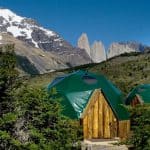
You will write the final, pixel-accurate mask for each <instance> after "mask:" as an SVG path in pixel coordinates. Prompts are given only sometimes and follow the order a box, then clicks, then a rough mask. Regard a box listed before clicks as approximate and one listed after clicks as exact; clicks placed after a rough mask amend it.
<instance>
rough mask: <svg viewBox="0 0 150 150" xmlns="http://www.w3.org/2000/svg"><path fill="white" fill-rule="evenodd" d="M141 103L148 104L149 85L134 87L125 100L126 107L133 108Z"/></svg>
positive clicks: (149, 100) (149, 101)
mask: <svg viewBox="0 0 150 150" xmlns="http://www.w3.org/2000/svg"><path fill="white" fill-rule="evenodd" d="M143 103H145V104H146V103H150V84H141V85H139V86H137V87H135V88H134V89H133V90H132V91H131V92H130V93H129V95H128V96H127V99H126V104H127V105H129V104H131V105H132V106H135V105H136V104H143Z"/></svg>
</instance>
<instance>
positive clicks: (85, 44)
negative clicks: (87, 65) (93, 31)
mask: <svg viewBox="0 0 150 150" xmlns="http://www.w3.org/2000/svg"><path fill="white" fill-rule="evenodd" d="M77 46H78V47H79V48H81V49H85V50H86V52H87V54H88V55H89V56H90V54H91V52H90V51H91V50H90V44H89V40H88V36H87V34H86V33H82V35H81V36H80V37H79V39H78V43H77Z"/></svg>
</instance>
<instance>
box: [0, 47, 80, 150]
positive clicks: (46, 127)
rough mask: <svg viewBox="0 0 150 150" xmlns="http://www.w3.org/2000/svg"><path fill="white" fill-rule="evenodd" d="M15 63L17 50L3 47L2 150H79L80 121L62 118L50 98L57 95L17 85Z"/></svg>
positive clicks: (0, 59) (0, 81)
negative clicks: (15, 51)
mask: <svg viewBox="0 0 150 150" xmlns="http://www.w3.org/2000/svg"><path fill="white" fill-rule="evenodd" d="M15 63H16V61H15V54H14V47H13V46H12V45H7V46H5V47H3V48H1V49H0V65H1V67H0V94H1V97H0V149H2V150H7V149H10V150H20V149H25V150H34V149H35V150H38V149H39V150H66V149H67V150H69V149H70V150H71V149H78V148H79V141H80V140H81V138H82V136H81V135H82V133H81V128H80V126H79V124H78V121H73V120H70V119H69V118H66V117H64V116H62V115H61V110H62V109H61V106H60V104H59V102H57V101H54V100H53V99H52V96H50V94H52V95H54V94H55V92H52V93H47V91H45V90H43V89H38V88H36V87H34V88H29V87H27V86H26V85H25V84H22V85H20V84H19V86H18V83H17V81H18V78H17V77H18V73H17V71H16V70H15ZM16 84H17V85H16ZM58 101H59V100H58Z"/></svg>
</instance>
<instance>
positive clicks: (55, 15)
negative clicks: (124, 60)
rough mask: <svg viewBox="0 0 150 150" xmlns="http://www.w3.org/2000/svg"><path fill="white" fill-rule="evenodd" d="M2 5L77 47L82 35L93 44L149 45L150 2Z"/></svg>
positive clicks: (17, 0)
mask: <svg viewBox="0 0 150 150" xmlns="http://www.w3.org/2000/svg"><path fill="white" fill-rule="evenodd" d="M0 6H1V7H5V8H9V9H11V10H13V11H14V12H16V13H17V14H19V15H21V16H25V17H30V18H34V19H36V20H37V21H38V22H39V23H40V24H41V25H43V26H44V27H46V28H49V29H52V30H54V31H56V32H57V33H59V34H60V35H61V36H62V37H63V38H64V39H66V40H67V41H69V42H71V43H72V44H73V45H76V43H77V39H78V37H79V36H80V35H81V33H82V32H85V33H87V35H88V37H89V41H90V44H92V43H93V41H94V40H101V41H102V42H103V43H104V44H105V46H107V47H108V45H109V44H110V43H112V42H116V41H129V40H132V41H138V42H142V43H143V44H147V45H150V1H149V0H0Z"/></svg>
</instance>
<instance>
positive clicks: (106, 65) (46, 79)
mask: <svg viewBox="0 0 150 150" xmlns="http://www.w3.org/2000/svg"><path fill="white" fill-rule="evenodd" d="M79 69H84V70H88V71H91V72H93V73H97V74H103V75H105V76H106V77H107V78H108V79H109V80H111V81H112V82H113V83H114V84H115V85H116V86H117V87H118V88H120V89H121V90H122V91H123V93H124V94H125V95H127V93H129V91H130V90H131V89H132V88H134V87H135V86H136V85H138V84H144V83H150V53H148V54H134V53H133V54H129V55H128V54H125V55H122V56H118V57H115V58H112V59H110V60H108V61H106V62H102V63H100V64H87V65H83V66H78V67H74V68H71V69H65V70H60V71H56V72H52V73H47V74H43V75H35V76H32V77H30V78H28V79H27V83H28V84H29V85H30V86H37V87H46V86H47V85H48V84H49V83H50V82H51V81H52V80H53V79H54V78H55V77H57V76H59V75H62V74H65V73H68V72H72V71H74V70H79Z"/></svg>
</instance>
